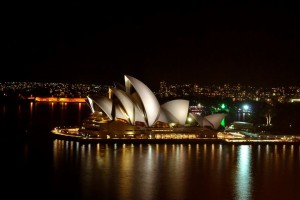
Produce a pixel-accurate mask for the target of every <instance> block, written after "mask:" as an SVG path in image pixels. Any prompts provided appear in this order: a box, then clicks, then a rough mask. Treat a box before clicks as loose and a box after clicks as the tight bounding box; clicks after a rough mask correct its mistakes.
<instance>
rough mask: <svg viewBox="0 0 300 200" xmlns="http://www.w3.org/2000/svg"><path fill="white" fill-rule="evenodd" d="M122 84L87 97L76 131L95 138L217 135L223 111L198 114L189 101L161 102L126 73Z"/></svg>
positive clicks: (187, 137) (189, 137) (174, 137)
mask: <svg viewBox="0 0 300 200" xmlns="http://www.w3.org/2000/svg"><path fill="white" fill-rule="evenodd" d="M124 77H125V86H122V85H119V86H118V87H113V88H109V92H108V95H107V96H101V97H91V96H88V97H87V104H88V105H89V107H90V109H91V114H90V116H89V117H88V118H87V119H85V120H84V122H83V124H82V126H81V128H80V129H79V133H80V134H81V135H82V136H86V137H97V138H149V139H150V138H153V139H154V138H156V139H176V138H177V139H184V138H185V139H192V138H204V137H209V138H211V137H216V134H217V131H216V130H217V129H218V128H219V126H220V123H221V121H222V119H223V118H224V117H225V115H226V114H224V113H217V114H212V115H208V116H200V115H197V114H194V113H190V112H189V101H188V100H185V99H176V100H171V101H168V102H165V103H163V104H162V105H160V103H159V101H158V99H157V98H156V96H155V94H154V93H153V92H152V91H151V90H150V89H149V88H148V87H147V86H146V85H145V84H144V83H143V82H141V81H140V80H138V79H136V78H134V77H132V76H128V75H125V76H124Z"/></svg>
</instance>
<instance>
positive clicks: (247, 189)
mask: <svg viewBox="0 0 300 200" xmlns="http://www.w3.org/2000/svg"><path fill="white" fill-rule="evenodd" d="M295 149H296V151H295ZM53 158H54V159H53V162H54V166H55V172H54V174H62V173H60V172H59V171H61V170H65V169H64V167H65V166H69V167H70V166H71V168H70V169H69V172H68V173H71V174H72V176H76V177H77V179H78V181H79V182H80V185H81V187H80V194H81V195H82V196H83V197H84V198H95V197H100V196H101V197H102V198H101V199H147V200H148V199H195V198H204V199H262V198H271V197H272V198H273V199H280V198H283V197H285V198H290V199H293V198H294V197H296V194H297V195H299V190H297V189H299V186H298V185H296V184H298V179H296V178H295V177H297V178H300V176H299V175H300V174H299V166H300V160H299V146H298V145H296V146H287V145H285V146H283V145H271V146H270V145H219V144H218V145H216V144H204V145H202V144H186V145H185V144H113V145H109V144H79V143H78V142H71V141H62V140H54V141H53ZM74 169H76V171H74ZM283 174H284V175H283ZM61 178H63V177H61V176H60V177H56V179H55V181H54V182H56V181H59V180H60V179H61ZM281 183H282V184H281ZM284 184H285V185H284ZM289 184H290V185H291V186H288V185H289ZM278 185H280V194H279V195H278V194H275V193H274V190H275V189H279V188H277V187H278Z"/></svg>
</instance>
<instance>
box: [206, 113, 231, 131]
mask: <svg viewBox="0 0 300 200" xmlns="http://www.w3.org/2000/svg"><path fill="white" fill-rule="evenodd" d="M225 116H226V114H225V113H217V114H212V115H208V116H205V117H204V118H205V119H207V120H208V121H209V122H210V123H211V124H213V128H214V129H218V128H219V126H220V125H221V121H222V120H223V119H224V118H225Z"/></svg>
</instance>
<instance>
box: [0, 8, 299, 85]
mask: <svg viewBox="0 0 300 200" xmlns="http://www.w3.org/2000/svg"><path fill="white" fill-rule="evenodd" d="M5 10H6V11H5V14H6V16H5V23H4V33H5V34H4V35H5V36H4V37H3V39H2V40H4V46H3V47H4V52H5V53H4V56H3V57H4V59H3V60H2V63H1V64H2V66H4V67H3V68H2V69H3V70H4V71H5V72H2V73H1V75H0V81H1V82H3V81H30V82H33V81H35V82H71V83H95V84H111V83H113V82H119V83H121V84H123V82H124V75H130V76H133V77H135V78H137V79H139V80H141V81H142V82H144V83H145V84H146V85H147V86H149V87H150V88H157V87H158V86H159V82H160V81H163V80H164V81H166V82H167V83H169V84H172V83H179V84H181V83H198V84H201V85H212V84H224V83H229V84H237V83H240V84H242V85H252V86H262V87H264V86H266V87H269V86H292V85H295V86H299V85H300V81H299V77H298V76H299V74H300V68H299V64H300V61H299V55H300V41H299V35H300V29H299V25H298V22H299V19H300V15H299V12H297V9H296V6H295V5H288V4H287V3H286V4H280V3H276V2H275V3H273V4H267V3H265V4H264V3H257V2H255V3H249V2H246V3H239V4H236V3H230V4H226V3H223V2H215V3H203V2H202V3H200V5H198V6H196V5H195V6H193V5H191V6H186V5H174V6H172V7H167V6H166V7H165V8H164V7H163V6H161V7H155V5H149V6H148V7H145V6H143V5H136V6H135V7H133V5H126V6H125V5H124V7H123V6H122V5H120V7H114V6H113V5H108V4H106V5H105V4H85V3H73V4H59V5H56V4H39V5H33V4H32V5H30V4H28V3H26V4H18V5H12V4H9V3H8V4H6V5H5ZM5 66H6V67H5Z"/></svg>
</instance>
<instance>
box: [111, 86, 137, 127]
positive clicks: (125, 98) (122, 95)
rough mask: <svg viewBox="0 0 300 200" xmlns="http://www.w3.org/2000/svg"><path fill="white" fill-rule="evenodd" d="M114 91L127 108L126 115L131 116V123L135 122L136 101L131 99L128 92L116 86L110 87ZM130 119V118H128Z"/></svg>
mask: <svg viewBox="0 0 300 200" xmlns="http://www.w3.org/2000/svg"><path fill="white" fill-rule="evenodd" d="M110 89H111V90H112V91H113V93H114V94H115V95H116V97H117V98H118V99H119V100H120V102H121V104H122V105H123V107H124V108H125V112H126V115H127V116H126V117H128V118H129V123H130V124H134V121H135V119H134V117H135V114H134V103H133V102H132V100H131V99H130V97H129V96H128V95H127V94H126V92H124V91H122V90H119V89H116V88H110ZM127 120H128V119H127Z"/></svg>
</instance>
